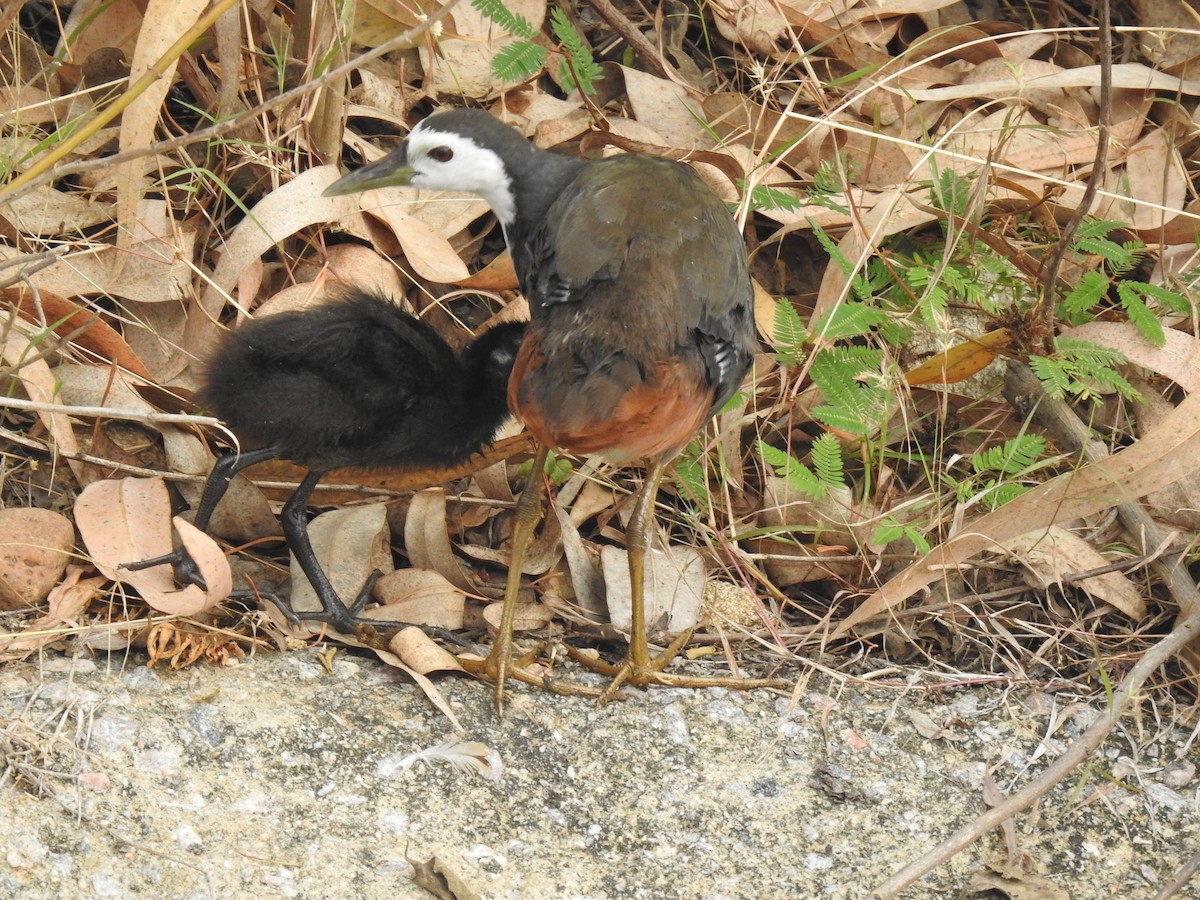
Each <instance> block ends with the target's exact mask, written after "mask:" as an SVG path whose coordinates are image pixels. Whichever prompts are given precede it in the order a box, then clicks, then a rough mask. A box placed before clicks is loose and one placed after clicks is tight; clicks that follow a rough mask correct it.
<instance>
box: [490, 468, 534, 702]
mask: <svg viewBox="0 0 1200 900" xmlns="http://www.w3.org/2000/svg"><path fill="white" fill-rule="evenodd" d="M549 452H550V450H549V448H548V447H545V446H542V447H539V448H538V452H537V455H536V456H534V458H533V468H532V469H531V470H530V472H529V480H528V481H526V482H525V490H524V491H523V492H522V493H521V499H520V501H519V502H518V503H517V512H516V518H515V520H514V522H513V535H512V557H511V559H510V560H509V563H508V579H507V581H505V584H504V608H503V613H502V615H501V617H500V629H499V631H497V633H496V642H495V643H494V644H492V652H491V653H489V654H488V657H487V660H486V661H485V663H484V671H485V672H486V673H487V675H488V677H490V678H492V679H493V681H494V682H495V689H494V693H493V698H494V702H495V705H496V715H501V714H502V713H503V712H504V682H505V680H506V679H507V678H508V670H509V665H510V663H511V661H512V632H513V621H514V619H515V618H516V614H517V598H518V596H519V594H520V591H521V569H522V568H523V567H524V564H525V551H526V550H528V549H529V540H530V538H532V537H533V529H534V528H535V527H536V526H537V523H538V519H539V518H541V514H542V489H543V479H544V477H545V476H544V472H543V470H544V469H545V468H546V457H547V456H548V455H549Z"/></svg>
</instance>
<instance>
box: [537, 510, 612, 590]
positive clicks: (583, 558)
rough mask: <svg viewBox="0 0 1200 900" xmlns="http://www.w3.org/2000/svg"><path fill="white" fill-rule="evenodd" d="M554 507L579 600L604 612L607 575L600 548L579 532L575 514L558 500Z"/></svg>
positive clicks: (572, 584) (572, 585) (572, 583)
mask: <svg viewBox="0 0 1200 900" xmlns="http://www.w3.org/2000/svg"><path fill="white" fill-rule="evenodd" d="M610 503H611V497H610ZM551 508H552V509H553V510H554V515H555V517H556V518H557V519H558V525H559V528H560V529H561V530H562V545H563V553H564V555H565V556H566V558H567V568H568V569H570V571H571V587H572V588H574V590H575V599H576V602H577V603H578V604H579V605H580V606H581V607H583V608H584V609H585V610H587V611H588V612H590V613H603V611H604V609H605V602H604V576H603V575H602V574H601V573H600V570H599V569H598V568H597V567H596V561H597V556H598V555H599V551H598V550H597V549H596V548H595V547H594V546H589V545H588V543H587V541H585V540H584V539H583V537H582V536H581V535H580V534H579V529H578V528H577V527H576V526H575V522H574V520H573V518H572V516H570V515H568V514H567V513H566V512H565V511H564V510H563V509H562V507H561V506H560V505H559V504H558V503H551Z"/></svg>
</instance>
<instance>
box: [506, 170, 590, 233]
mask: <svg viewBox="0 0 1200 900" xmlns="http://www.w3.org/2000/svg"><path fill="white" fill-rule="evenodd" d="M581 166H583V160H580V159H572V158H571V157H569V156H562V155H560V154H558V153H551V152H550V151H548V150H535V151H534V152H533V153H531V154H529V155H528V156H525V157H524V158H522V159H520V160H519V161H516V164H512V163H511V162H510V165H509V179H510V183H511V191H512V198H513V204H512V210H513V216H512V219H511V220H510V221H507V222H506V221H505V219H504V217H503V216H502V215H501V214H500V212H499V211H498V210H496V207H495V206H494V205H493V206H492V209H493V211H494V212H496V216H497V218H499V219H500V223H501V224H502V225H503V226H504V235H505V238H506V239H507V240H508V242H509V246H510V247H511V246H512V241H513V240H514V239H519V237H520V236H521V235H525V234H528V233H529V231H530V230H532V229H533V228H535V227H537V226H538V225H540V224H541V223H542V222H543V221H545V219H546V213H547V212H548V211H549V209H550V206H551V204H552V203H554V201H555V200H557V199H558V196H559V194H561V193H562V191H563V189H564V188H565V187H566V186H567V185H568V184H570V183H571V181H572V180H573V179H574V178H575V176H576V175H577V174H578V172H579V169H580V167H581ZM489 202H491V201H490V200H489Z"/></svg>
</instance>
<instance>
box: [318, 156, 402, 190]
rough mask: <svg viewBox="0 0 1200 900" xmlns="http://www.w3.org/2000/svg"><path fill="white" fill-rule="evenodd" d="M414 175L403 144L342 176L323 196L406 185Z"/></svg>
mask: <svg viewBox="0 0 1200 900" xmlns="http://www.w3.org/2000/svg"><path fill="white" fill-rule="evenodd" d="M412 176H413V170H412V167H410V166H409V165H408V154H406V153H405V152H404V147H403V145H402V146H400V147H399V148H398V149H396V150H393V151H392V152H391V153H389V154H388V155H387V156H385V157H383V159H377V160H375V162H373V163H371V164H370V165H366V166H363V167H362V168H361V169H356V170H355V171H353V172H351V173H350V174H349V175H344V176H342V177H341V178H339V179H338V180H337V181H335V182H334V183H333V184H331V185H330V186H329V187H327V188H325V190H324V192H323V196H326V197H340V196H342V195H343V194H357V193H360V192H362V191H369V190H373V189H374V188H382V187H404V186H405V185H407V184H408V183H409V182H410V181H411V180H412Z"/></svg>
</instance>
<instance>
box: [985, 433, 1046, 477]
mask: <svg viewBox="0 0 1200 900" xmlns="http://www.w3.org/2000/svg"><path fill="white" fill-rule="evenodd" d="M1045 452H1046V439H1045V438H1044V437H1042V436H1041V435H1039V434H1022V435H1019V436H1018V437H1015V438H1012V439H1010V440H1007V441H1005V442H1004V443H1003V444H999V445H998V446H995V447H989V448H988V449H986V450H983V451H980V452H979V453H975V454H973V455H972V456H971V468H973V469H974V470H975V472H976V473H978V474H983V473H984V472H999V473H1000V474H1001V475H1019V474H1021V473H1022V472H1024V471H1025V470H1026V469H1028V468H1029V467H1030V466H1032V465H1033V464H1034V463H1035V462H1037V461H1038V460H1039V459H1041V458H1042V454H1043V453H1045Z"/></svg>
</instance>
